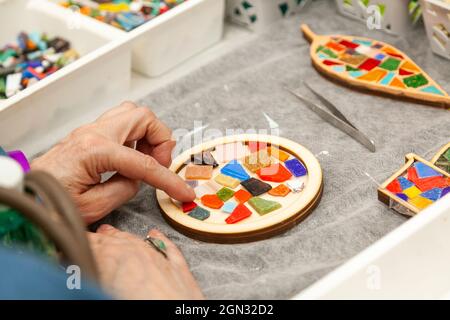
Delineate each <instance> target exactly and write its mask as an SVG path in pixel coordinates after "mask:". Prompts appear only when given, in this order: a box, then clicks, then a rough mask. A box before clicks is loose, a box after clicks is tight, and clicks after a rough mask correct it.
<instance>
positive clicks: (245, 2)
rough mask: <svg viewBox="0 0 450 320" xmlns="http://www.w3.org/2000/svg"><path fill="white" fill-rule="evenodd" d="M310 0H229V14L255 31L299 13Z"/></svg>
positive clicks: (234, 19)
mask: <svg viewBox="0 0 450 320" xmlns="http://www.w3.org/2000/svg"><path fill="white" fill-rule="evenodd" d="M308 1H309V0H227V16H228V17H229V18H230V20H231V21H232V22H234V23H237V24H239V25H242V26H245V27H247V28H249V29H251V30H253V31H260V30H263V29H264V28H265V27H267V26H268V25H270V24H271V23H272V22H274V21H276V20H279V19H281V18H283V17H286V16H289V15H290V14H293V13H297V12H298V11H299V10H300V9H301V8H303V6H304V5H305V4H306V3H307V2H308Z"/></svg>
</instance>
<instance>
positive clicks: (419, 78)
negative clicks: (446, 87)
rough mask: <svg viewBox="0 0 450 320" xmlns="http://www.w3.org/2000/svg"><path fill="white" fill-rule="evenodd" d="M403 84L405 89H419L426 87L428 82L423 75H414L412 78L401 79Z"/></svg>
mask: <svg viewBox="0 0 450 320" xmlns="http://www.w3.org/2000/svg"><path fill="white" fill-rule="evenodd" d="M403 82H404V83H405V85H406V86H407V87H411V88H419V87H422V86H424V85H426V84H427V83H428V80H427V78H425V77H424V76H423V74H416V75H414V76H411V77H408V78H405V79H403Z"/></svg>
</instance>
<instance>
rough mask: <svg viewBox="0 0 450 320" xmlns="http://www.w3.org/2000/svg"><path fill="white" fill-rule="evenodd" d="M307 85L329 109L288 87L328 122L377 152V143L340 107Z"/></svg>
mask: <svg viewBox="0 0 450 320" xmlns="http://www.w3.org/2000/svg"><path fill="white" fill-rule="evenodd" d="M305 86H306V87H307V88H308V89H309V90H311V92H312V93H314V95H315V96H316V97H317V98H318V99H319V100H320V101H321V102H322V103H323V104H324V105H325V107H326V108H327V109H328V110H325V109H324V108H323V107H322V106H320V105H319V104H316V103H314V102H312V101H310V100H308V99H307V98H305V97H304V96H302V95H301V94H299V93H297V92H295V91H293V90H291V89H289V88H286V90H288V91H289V92H290V93H292V94H293V95H294V96H296V97H297V98H298V99H300V100H301V101H303V102H304V103H305V104H306V106H307V107H308V108H309V109H310V110H312V111H314V112H315V113H316V114H317V115H318V116H319V117H321V118H322V119H323V120H325V121H327V122H328V123H330V124H332V125H333V126H335V127H336V128H338V129H339V130H341V131H343V132H345V133H346V134H348V135H349V136H350V137H352V138H353V139H355V140H356V141H358V142H359V143H361V144H362V145H363V146H365V147H366V148H367V149H369V150H370V151H372V152H375V151H376V149H375V143H374V142H373V140H371V139H369V138H368V137H367V136H366V135H365V134H364V133H362V132H361V131H359V130H358V128H356V127H355V126H354V125H353V124H352V123H351V122H350V121H349V120H348V119H347V118H346V117H345V116H344V115H343V114H342V113H341V112H340V111H339V109H338V108H336V107H335V106H334V105H333V104H332V103H331V102H330V101H328V100H327V99H326V98H325V97H323V96H322V95H321V94H319V93H318V92H317V91H315V90H314V89H313V88H311V87H310V86H309V85H308V84H307V83H305Z"/></svg>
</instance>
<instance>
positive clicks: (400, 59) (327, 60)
mask: <svg viewBox="0 0 450 320" xmlns="http://www.w3.org/2000/svg"><path fill="white" fill-rule="evenodd" d="M302 31H303V33H304V35H305V37H306V38H307V39H308V40H310V41H311V42H312V44H311V51H310V55H311V59H312V61H313V64H314V66H315V67H316V69H317V70H318V71H319V72H321V73H322V74H324V75H326V76H328V77H330V78H332V79H335V80H338V81H340V82H343V83H344V84H346V85H348V86H351V87H354V88H356V89H362V90H369V91H374V92H378V93H381V94H387V95H391V96H394V97H398V98H409V99H412V100H415V101H419V102H425V103H428V104H432V105H436V106H440V107H444V108H450V97H449V95H448V94H447V93H446V92H445V91H444V90H443V89H442V88H441V87H440V86H439V85H438V84H437V83H436V82H435V81H434V80H433V79H432V78H431V77H430V76H429V75H428V74H426V73H425V71H423V70H422V69H421V68H420V67H419V66H417V65H416V64H415V63H414V62H413V61H412V60H411V59H410V58H409V57H408V56H407V55H406V54H405V53H403V52H401V51H400V50H398V49H396V48H394V47H393V46H391V45H388V44H386V43H383V42H381V41H377V40H373V39H368V38H359V37H353V36H343V35H334V36H322V35H316V34H314V33H313V32H312V31H311V30H310V29H309V28H308V26H306V25H303V26H302Z"/></svg>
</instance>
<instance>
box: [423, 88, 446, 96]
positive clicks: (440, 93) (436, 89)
mask: <svg viewBox="0 0 450 320" xmlns="http://www.w3.org/2000/svg"><path fill="white" fill-rule="evenodd" d="M420 91H422V92H426V93H432V94H438V95H440V96H443V95H444V93H443V92H442V91H441V90H439V89H438V88H436V86H428V87H425V88H423V89H420Z"/></svg>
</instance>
